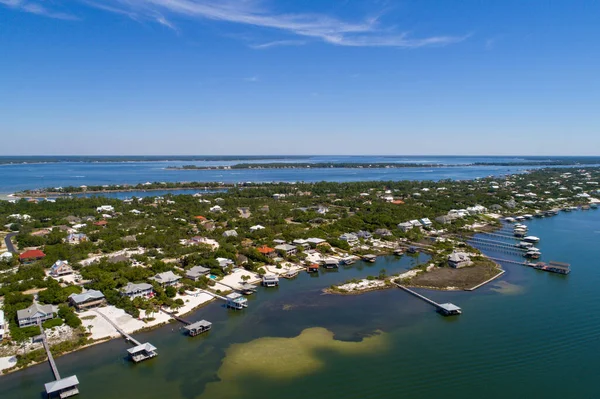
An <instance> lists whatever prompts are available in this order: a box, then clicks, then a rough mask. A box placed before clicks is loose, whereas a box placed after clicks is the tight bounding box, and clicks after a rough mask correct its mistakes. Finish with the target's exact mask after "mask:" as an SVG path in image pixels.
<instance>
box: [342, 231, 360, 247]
mask: <svg viewBox="0 0 600 399" xmlns="http://www.w3.org/2000/svg"><path fill="white" fill-rule="evenodd" d="M340 240H342V241H346V242H347V243H348V244H351V245H352V244H356V243H357V242H358V236H357V235H356V234H352V233H344V234H342V235H341V236H340Z"/></svg>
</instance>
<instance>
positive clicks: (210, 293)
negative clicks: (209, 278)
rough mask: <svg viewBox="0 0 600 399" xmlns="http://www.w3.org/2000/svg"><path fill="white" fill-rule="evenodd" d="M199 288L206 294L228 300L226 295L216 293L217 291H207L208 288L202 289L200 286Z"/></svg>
mask: <svg viewBox="0 0 600 399" xmlns="http://www.w3.org/2000/svg"><path fill="white" fill-rule="evenodd" d="M198 290H199V291H200V292H204V293H205V294H208V295H211V296H213V297H214V298H219V299H221V300H223V301H227V298H225V297H224V296H221V295H217V294H215V293H213V292H210V291H207V290H203V289H200V288H198Z"/></svg>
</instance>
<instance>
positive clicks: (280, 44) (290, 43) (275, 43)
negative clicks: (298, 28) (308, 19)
mask: <svg viewBox="0 0 600 399" xmlns="http://www.w3.org/2000/svg"><path fill="white" fill-rule="evenodd" d="M305 44H306V40H275V41H272V42H267V43H261V44H251V45H250V48H253V49H256V50H265V49H268V48H272V47H284V46H304V45H305Z"/></svg>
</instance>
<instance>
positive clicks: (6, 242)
mask: <svg viewBox="0 0 600 399" xmlns="http://www.w3.org/2000/svg"><path fill="white" fill-rule="evenodd" d="M17 234H18V233H8V234H7V235H6V237H4V245H6V249H8V252H12V253H13V254H16V253H17V250H16V249H15V246H14V245H13V243H12V241H11V240H10V239H11V238H12V237H14V236H16V235H17Z"/></svg>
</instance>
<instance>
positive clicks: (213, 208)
mask: <svg viewBox="0 0 600 399" xmlns="http://www.w3.org/2000/svg"><path fill="white" fill-rule="evenodd" d="M209 210H210V212H213V213H220V212H222V211H223V208H221V207H220V206H219V205H215V206H212V207H211V208H210V209H209Z"/></svg>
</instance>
